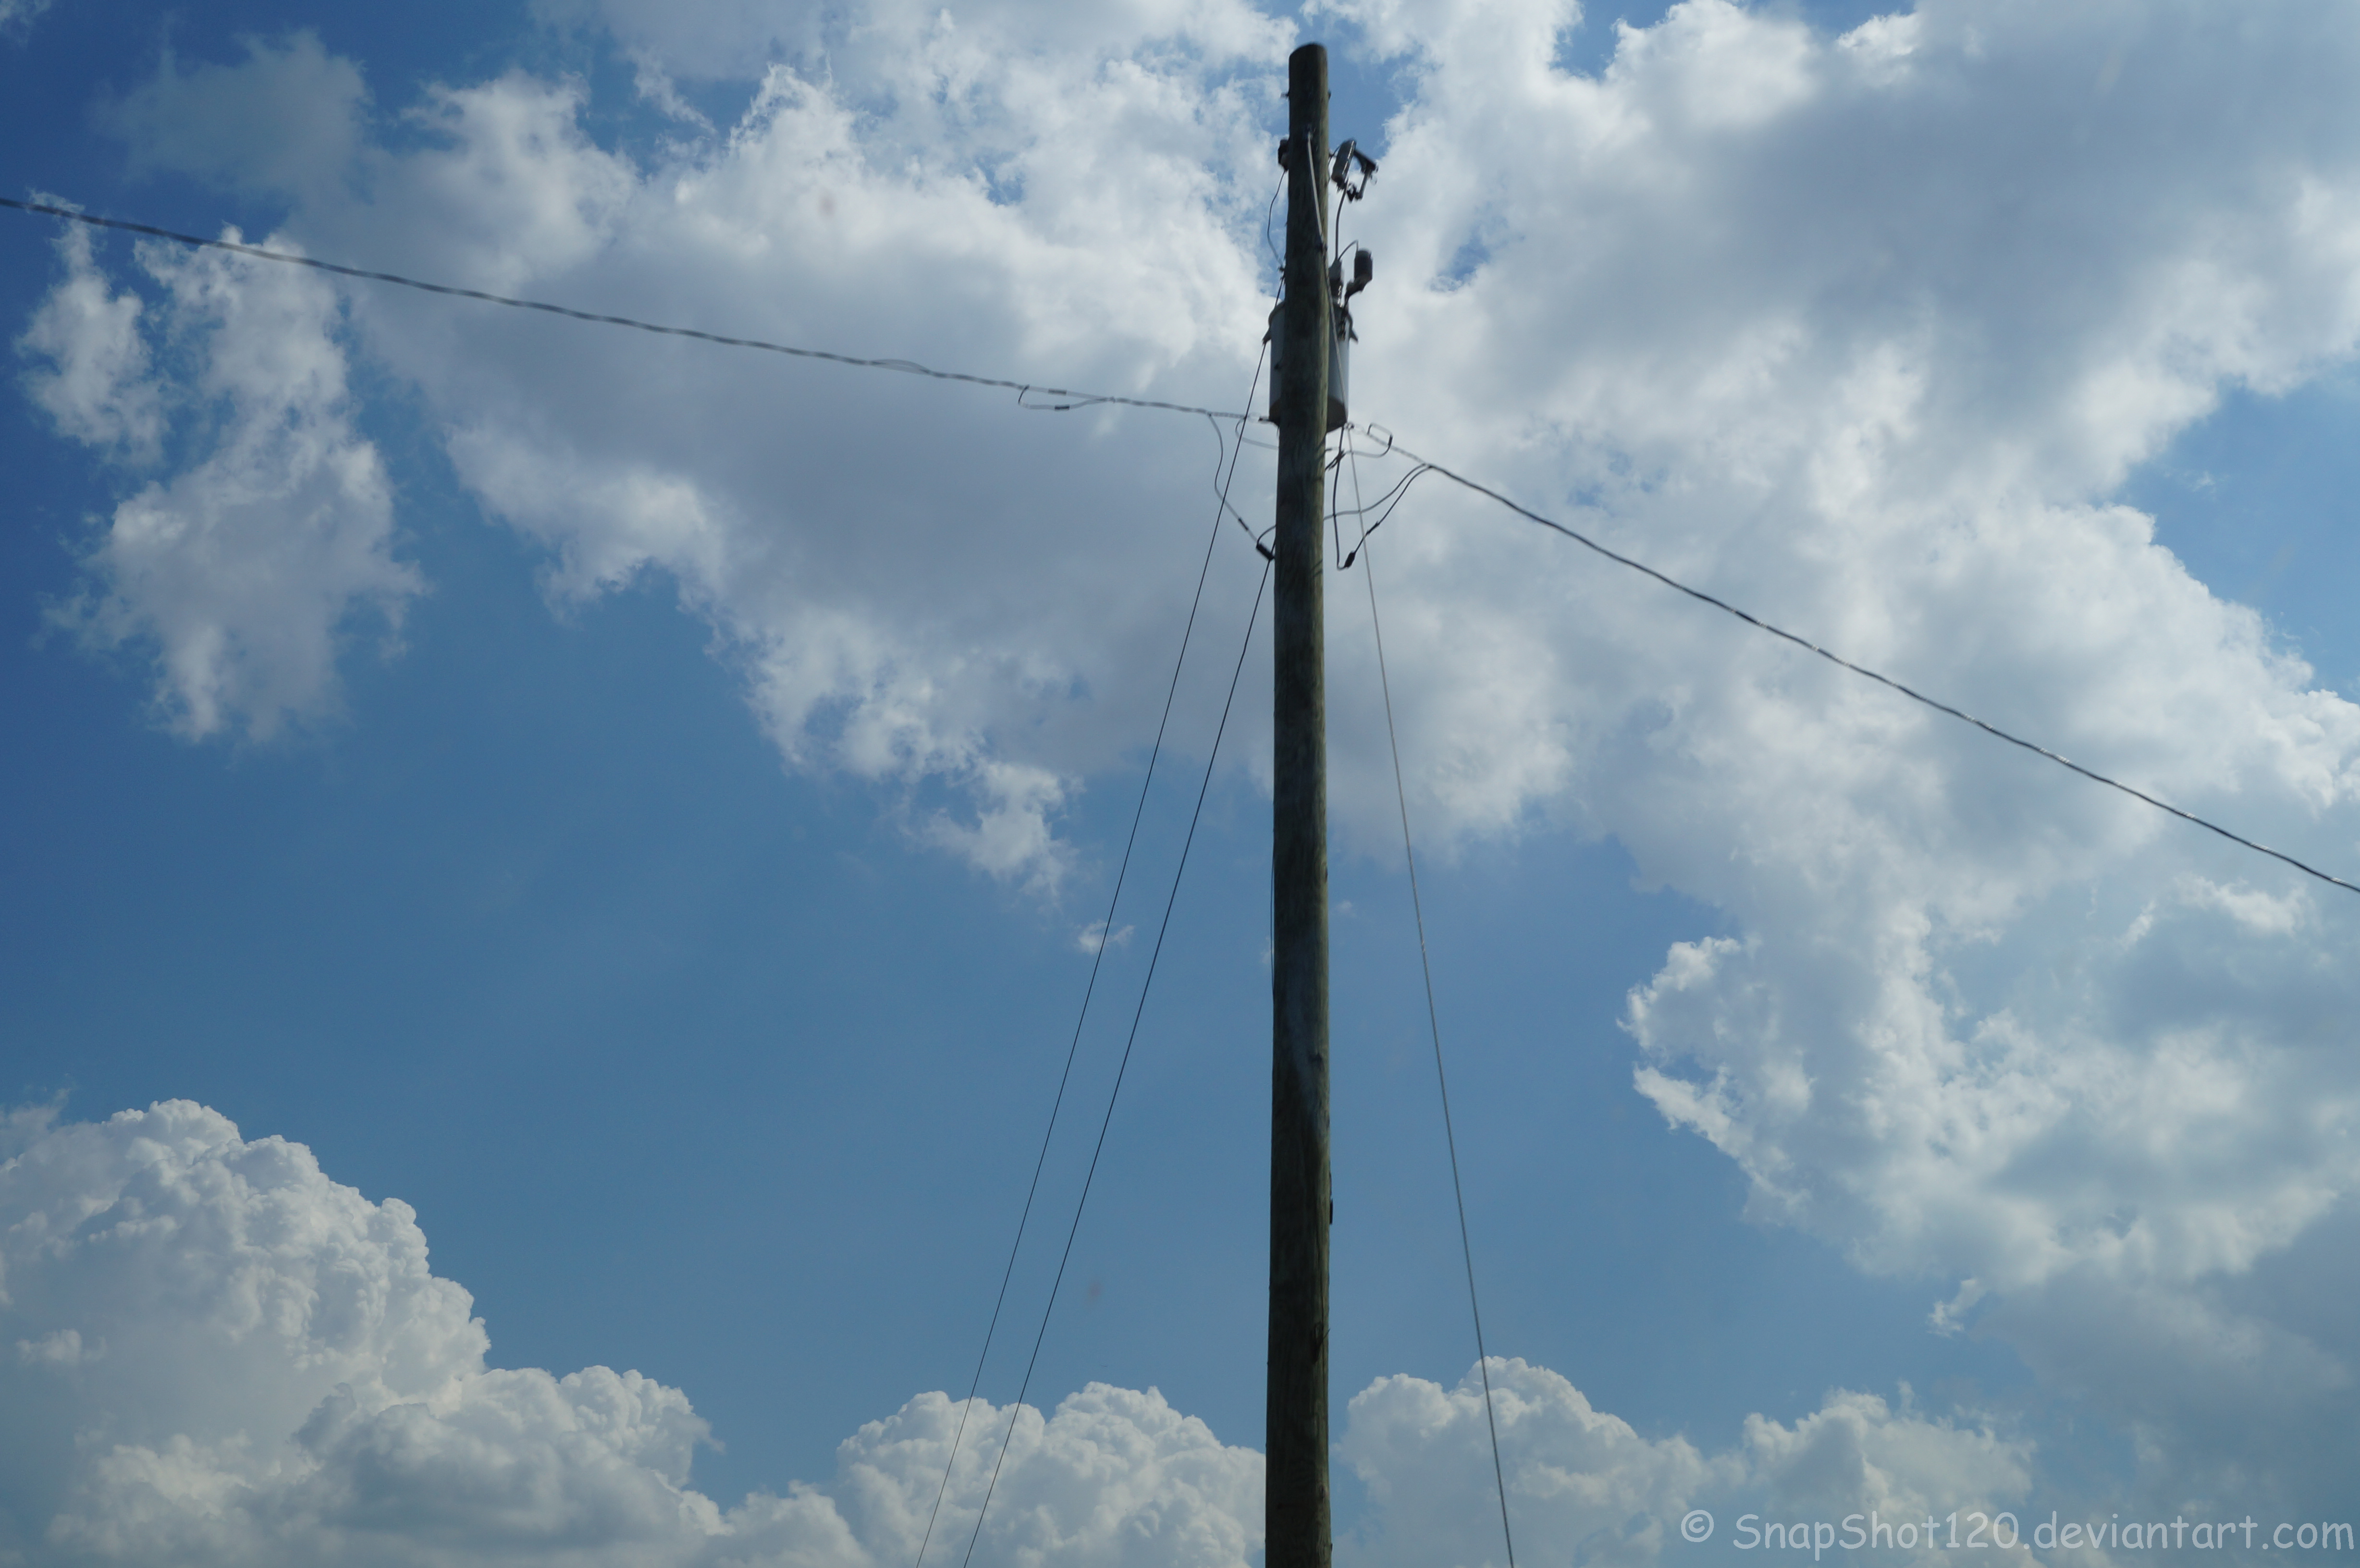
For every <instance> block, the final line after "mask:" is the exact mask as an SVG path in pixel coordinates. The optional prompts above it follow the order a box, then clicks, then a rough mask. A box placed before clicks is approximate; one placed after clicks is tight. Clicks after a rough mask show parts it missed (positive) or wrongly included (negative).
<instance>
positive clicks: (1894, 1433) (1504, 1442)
mask: <svg viewBox="0 0 2360 1568" xmlns="http://www.w3.org/2000/svg"><path fill="white" fill-rule="evenodd" d="M1904 1393H1905V1396H1906V1394H1907V1390H1906V1389H1905V1390H1904ZM1491 1397H1492V1407H1493V1414H1494V1415H1495V1416H1496V1418H1497V1421H1498V1427H1499V1442H1500V1454H1501V1462H1502V1472H1503V1474H1502V1476H1501V1477H1500V1479H1502V1480H1504V1481H1505V1483H1506V1491H1507V1498H1508V1508H1509V1514H1510V1522H1511V1525H1512V1527H1513V1530H1515V1532H1516V1542H1517V1545H1516V1553H1517V1557H1518V1559H1519V1560H1520V1561H1524V1562H1541V1563H1562V1562H1568V1561H1570V1562H1573V1563H1650V1562H1654V1561H1655V1560H1656V1559H1658V1558H1659V1557H1661V1556H1663V1555H1664V1554H1665V1552H1666V1549H1668V1550H1669V1551H1671V1552H1676V1553H1677V1552H1682V1551H1686V1550H1689V1549H1690V1548H1688V1547H1687V1546H1684V1545H1683V1544H1682V1542H1681V1541H1680V1539H1679V1537H1678V1529H1679V1525H1680V1521H1681V1519H1682V1518H1683V1517H1684V1516H1685V1515H1686V1514H1687V1513H1688V1510H1689V1509H1690V1508H1699V1507H1701V1508H1707V1509H1708V1510H1709V1511H1710V1512H1712V1513H1713V1514H1714V1515H1715V1516H1716V1523H1715V1527H1716V1529H1717V1530H1719V1531H1721V1536H1720V1538H1719V1540H1718V1541H1716V1542H1715V1547H1714V1549H1715V1550H1725V1549H1726V1548H1725V1546H1724V1544H1723V1543H1725V1542H1728V1541H1732V1540H1734V1539H1739V1538H1738V1536H1737V1529H1738V1521H1739V1520H1740V1519H1743V1517H1744V1515H1745V1514H1746V1513H1748V1512H1751V1513H1753V1514H1754V1516H1755V1518H1756V1519H1757V1520H1758V1519H1765V1518H1766V1519H1777V1520H1779V1521H1781V1522H1782V1523H1791V1522H1792V1521H1793V1520H1794V1519H1805V1520H1809V1521H1821V1520H1823V1521H1826V1522H1827V1523H1829V1524H1830V1525H1831V1526H1832V1525H1837V1524H1839V1523H1840V1521H1841V1520H1842V1519H1844V1518H1845V1516H1847V1515H1850V1514H1855V1513H1857V1514H1863V1515H1866V1514H1869V1513H1871V1512H1874V1513H1877V1514H1879V1515H1881V1516H1882V1517H1883V1518H1885V1519H1903V1518H1907V1519H1920V1518H1923V1517H1924V1516H1925V1515H1926V1514H1928V1513H1929V1512H1930V1513H1934V1514H1938V1515H1940V1514H1947V1513H1949V1512H1950V1510H1951V1509H1953V1508H1960V1509H1974V1508H1981V1509H1983V1511H1984V1512H1985V1513H1986V1514H1989V1513H1992V1512H1994V1511H1996V1510H1997V1509H1999V1508H2005V1507H2008V1506H2009V1505H2011V1504H2020V1503H2021V1502H2022V1500H2023V1499H2024V1497H2026V1496H2027V1493H2028V1491H2029V1490H2030V1486H2031V1480H2032V1465H2031V1461H2032V1458H2033V1451H2032V1445H2031V1443H2029V1442H2028V1441H2027V1440H2025V1439H2023V1438H2020V1437H2013V1436H2009V1435H2005V1434H2004V1433H2003V1432H2000V1431H1998V1430H1996V1429H1995V1428H1994V1426H1992V1425H1990V1424H1988V1423H1984V1424H1975V1423H1965V1424H1962V1423H1961V1422H1960V1421H1957V1420H1955V1419H1951V1418H1939V1419H1938V1418H1929V1417H1928V1416H1927V1415H1925V1414H1923V1413H1922V1412H1920V1411H1918V1410H1916V1409H1914V1408H1912V1407H1911V1406H1910V1405H1909V1404H1908V1402H1907V1399H1906V1398H1905V1400H1904V1403H1903V1405H1902V1407H1901V1408H1899V1409H1896V1408H1895V1407H1894V1406H1892V1405H1891V1404H1889V1403H1888V1402H1887V1401H1885V1400H1884V1399H1879V1398H1877V1397H1876V1396H1875V1395H1873V1394H1863V1393H1854V1392H1849V1391H1845V1390H1841V1389H1838V1390H1835V1391H1832V1392H1830V1394H1829V1395H1828V1396H1827V1398H1826V1399H1825V1400H1824V1401H1823V1403H1822V1404H1821V1406H1820V1408H1819V1410H1815V1411H1813V1412H1811V1413H1810V1414H1808V1415H1807V1416H1804V1417H1803V1418H1802V1419H1800V1420H1799V1421H1796V1422H1795V1423H1794V1425H1793V1426H1791V1427H1788V1426H1784V1425H1781V1424H1780V1423H1779V1422H1777V1421H1771V1420H1769V1419H1767V1418H1765V1417H1763V1416H1760V1415H1754V1416H1751V1417H1748V1418H1747V1420H1746V1422H1745V1431H1744V1437H1743V1441H1742V1442H1740V1443H1738V1445H1737V1446H1735V1447H1734V1448H1732V1449H1730V1450H1728V1451H1727V1452H1724V1453H1721V1454H1710V1455H1708V1454H1702V1453H1699V1451H1698V1449H1697V1448H1696V1447H1695V1445H1693V1444H1692V1443H1689V1442H1688V1440H1687V1439H1685V1438H1682V1437H1677V1436H1675V1437H1667V1438H1662V1439H1648V1438H1643V1437H1641V1436H1640V1435H1639V1434H1638V1433H1637V1432H1634V1431H1633V1430H1632V1428H1631V1427H1630V1425H1629V1424H1628V1423H1626V1422H1624V1421H1621V1420H1619V1419H1618V1418H1616V1417H1614V1416H1612V1415H1609V1414H1607V1413H1605V1412H1603V1411H1601V1410H1595V1409H1593V1408H1592V1407H1591V1405H1590V1401H1589V1400H1588V1399H1584V1398H1583V1397H1582V1394H1581V1391H1580V1390H1579V1389H1578V1388H1575V1387H1574V1386H1573V1385H1572V1384H1571V1383H1568V1381H1566V1379H1565V1378H1563V1377H1559V1376H1558V1375H1557V1374H1556V1373H1554V1372H1551V1371H1549V1370H1547V1369H1546V1368H1545V1367H1532V1366H1528V1365H1526V1364H1525V1363H1524V1362H1522V1361H1517V1360H1512V1359H1508V1358H1504V1357H1502V1358H1496V1359H1494V1360H1493V1361H1492V1363H1491ZM1338 1454H1340V1456H1341V1457H1342V1458H1343V1460H1344V1461H1345V1463H1347V1464H1348V1465H1350V1466H1351V1468H1352V1470H1353V1473H1354V1474H1355V1475H1357V1476H1358V1477H1359V1478H1360V1482H1361V1484H1362V1485H1363V1486H1366V1487H1368V1489H1369V1494H1370V1499H1371V1514H1370V1518H1369V1520H1368V1522H1367V1523H1366V1524H1365V1525H1364V1526H1363V1527H1362V1528H1361V1529H1360V1531H1359V1532H1358V1533H1357V1534H1356V1535H1355V1536H1354V1537H1353V1538H1352V1539H1351V1540H1350V1541H1349V1543H1339V1546H1338V1556H1339V1558H1345V1559H1347V1560H1349V1561H1350V1562H1352V1563H1355V1564H1356V1565H1358V1564H1367V1565H1368V1568H1393V1565H1394V1564H1399V1565H1401V1568H1409V1565H1410V1564H1414V1563H1456V1564H1465V1565H1467V1568H1475V1565H1477V1564H1486V1563H1504V1562H1505V1561H1506V1560H1507V1558H1506V1552H1505V1550H1504V1544H1503V1537H1502V1533H1501V1527H1500V1515H1499V1511H1498V1508H1499V1505H1498V1501H1497V1498H1498V1491H1497V1486H1498V1482H1497V1481H1495V1479H1494V1476H1493V1473H1492V1467H1491V1434H1490V1429H1489V1427H1488V1426H1487V1424H1486V1422H1485V1420H1484V1413H1483V1388H1482V1385H1481V1383H1480V1380H1479V1379H1478V1377H1477V1375H1476V1374H1475V1373H1474V1372H1472V1371H1470V1372H1469V1373H1468V1375H1467V1377H1465V1378H1463V1379H1462V1380H1461V1381H1460V1382H1459V1386H1458V1387H1457V1388H1450V1389H1445V1388H1442V1387H1441V1386H1440V1385H1439V1384H1436V1383H1432V1382H1428V1381H1426V1379H1424V1378H1419V1377H1382V1378H1379V1379H1378V1380H1377V1381H1376V1382H1375V1383H1372V1384H1371V1385H1370V1386H1369V1387H1368V1388H1365V1389H1363V1390H1362V1391H1361V1392H1360V1393H1359V1394H1357V1395H1355V1396H1353V1399H1352V1401H1351V1406H1350V1422H1349V1425H1348V1426H1347V1428H1346V1430H1345V1433H1344V1437H1343V1441H1342V1442H1341V1443H1339V1444H1338ZM1757 1544H1758V1542H1757ZM1914 1555H1915V1556H1916V1557H1917V1558H1919V1559H1930V1560H1934V1561H1939V1560H1941V1553H1939V1552H1928V1551H1924V1550H1920V1551H1919V1552H1917V1553H1915V1554H1914Z"/></svg>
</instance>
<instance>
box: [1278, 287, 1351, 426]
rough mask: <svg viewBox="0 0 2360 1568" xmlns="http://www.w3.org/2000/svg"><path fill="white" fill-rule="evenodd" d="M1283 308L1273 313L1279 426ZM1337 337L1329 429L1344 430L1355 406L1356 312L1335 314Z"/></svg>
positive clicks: (1331, 361) (1330, 351)
mask: <svg viewBox="0 0 2360 1568" xmlns="http://www.w3.org/2000/svg"><path fill="white" fill-rule="evenodd" d="M1284 309H1285V307H1284V306H1283V305H1278V306H1273V307H1272V308H1271V312H1270V340H1269V341H1270V422H1271V423H1272V424H1273V425H1274V424H1276V423H1278V343H1279V331H1278V313H1279V311H1280V310H1284ZM1333 319H1334V321H1335V322H1336V335H1335V337H1334V338H1333V339H1332V340H1330V341H1329V343H1328V345H1327V428H1328V429H1329V430H1342V429H1343V428H1344V421H1345V419H1346V417H1347V416H1346V413H1345V410H1346V409H1347V408H1349V406H1350V403H1351V391H1352V344H1353V343H1354V342H1356V341H1357V338H1358V334H1356V333H1355V332H1353V331H1352V312H1351V311H1349V310H1340V309H1339V310H1337V311H1335V313H1334V318H1333Z"/></svg>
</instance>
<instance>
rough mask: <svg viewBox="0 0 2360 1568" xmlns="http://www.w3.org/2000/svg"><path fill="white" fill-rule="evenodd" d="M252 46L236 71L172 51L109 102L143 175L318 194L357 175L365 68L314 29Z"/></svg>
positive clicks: (106, 118)
mask: <svg viewBox="0 0 2360 1568" xmlns="http://www.w3.org/2000/svg"><path fill="white" fill-rule="evenodd" d="M245 43H246V60H243V61H241V62H240V63H238V64H235V65H213V64H209V63H206V62H203V61H200V62H198V63H197V64H195V65H193V66H190V67H188V68H186V69H183V68H182V66H181V65H180V61H179V60H178V59H177V58H176V57H175V56H174V55H173V54H172V53H171V52H170V51H169V50H167V52H166V53H165V56H164V59H163V62H162V64H161V65H160V66H159V67H158V71H157V74H156V75H155V76H154V77H153V78H152V79H151V80H149V81H147V82H144V83H142V84H141V85H140V86H139V87H138V88H137V90H135V91H133V92H132V93H128V94H126V96H124V97H122V98H120V99H116V100H112V101H108V102H105V103H102V105H101V106H100V109H99V113H98V121H99V124H100V125H102V126H104V128H105V129H106V130H108V131H109V132H111V133H112V134H113V135H115V136H118V137H120V138H121V139H122V140H123V141H124V142H125V144H126V146H127V147H129V149H130V151H131V163H132V168H133V169H134V170H135V171H136V172H138V173H142V174H153V173H159V172H168V171H169V172H172V173H180V174H192V175H195V176H197V177H198V178H199V179H202V180H209V181H212V182H213V183H216V184H220V185H225V186H228V187H230V188H231V189H234V190H244V191H257V192H269V191H303V192H306V193H312V192H317V191H321V189H322V187H323V186H326V185H329V184H331V183H333V181H334V180H338V179H339V178H341V177H342V176H344V174H346V173H347V172H349V171H350V169H351V165H352V159H353V154H354V152H355V148H356V147H357V146H358V144H359V139H360V129H361V120H362V117H363V116H364V114H366V110H367V106H368V89H367V87H366V84H364V82H362V80H361V73H360V70H359V68H358V67H357V66H355V65H354V63H353V62H352V61H350V60H344V59H342V58H340V57H338V56H334V55H331V54H330V53H328V51H327V50H326V49H323V48H322V47H321V44H320V40H319V38H318V37H317V36H316V35H314V34H312V33H309V32H299V33H291V34H290V35H288V37H287V38H285V39H284V40H282V41H279V42H277V43H273V42H270V41H268V40H266V39H262V38H247V39H246V40H245Z"/></svg>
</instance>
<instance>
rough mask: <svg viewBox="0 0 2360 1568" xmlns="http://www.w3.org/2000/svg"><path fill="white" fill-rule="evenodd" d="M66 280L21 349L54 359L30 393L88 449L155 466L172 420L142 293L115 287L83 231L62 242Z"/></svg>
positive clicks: (29, 383)
mask: <svg viewBox="0 0 2360 1568" xmlns="http://www.w3.org/2000/svg"><path fill="white" fill-rule="evenodd" d="M58 250H59V254H60V256H62V257H63V258H64V260H65V264H66V277H65V280H64V281H63V282H61V283H60V284H59V285H58V286H57V287H56V288H54V289H50V290H49V297H48V298H47V299H43V300H42V301H41V305H40V309H39V310H36V311H34V312H33V320H32V321H31V323H30V324H29V325H28V326H27V328H26V329H25V335H24V336H23V337H21V338H19V339H17V340H16V352H17V354H20V355H22V356H24V357H25V358H27V359H46V360H47V361H49V367H48V368H35V369H33V370H30V371H27V373H26V376H25V388H26V390H27V392H29V393H30V394H31V395H32V398H33V401H34V402H35V403H36V404H38V405H39V407H40V408H41V411H42V412H43V413H46V414H47V415H49V418H50V419H54V420H55V421H57V427H58V430H59V431H60V434H63V435H66V436H70V437H71V438H72V439H74V440H75V441H82V442H83V443H84V444H85V445H89V446H94V447H98V448H100V449H101V450H103V451H106V452H112V453H116V454H120V455H121V456H122V457H124V458H125V459H126V460H128V461H131V462H134V463H138V462H152V461H153V460H154V459H155V457H156V456H157V455H158V447H159V443H160V442H161V441H162V440H163V436H164V415H163V409H162V407H161V399H160V398H159V397H158V388H157V386H156V384H155V383H154V382H153V381H152V380H151V379H150V378H149V376H148V354H147V339H146V338H144V337H142V336H141V335H140V332H139V318H140V317H141V315H142V314H144V313H145V311H146V310H147V307H146V305H144V304H143V303H142V302H141V301H140V299H139V297H138V296H137V294H133V293H130V292H127V291H126V292H125V293H121V294H117V293H115V291H114V290H113V289H109V288H108V287H107V283H106V278H105V276H104V274H103V273H101V272H100V271H99V270H98V268H97V267H96V265H95V264H94V263H93V259H92V256H91V232H90V230H88V229H86V228H82V227H80V226H75V227H72V228H70V229H68V230H67V232H66V233H65V234H61V235H60V236H59V238H58Z"/></svg>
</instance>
